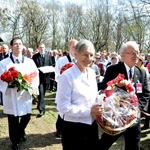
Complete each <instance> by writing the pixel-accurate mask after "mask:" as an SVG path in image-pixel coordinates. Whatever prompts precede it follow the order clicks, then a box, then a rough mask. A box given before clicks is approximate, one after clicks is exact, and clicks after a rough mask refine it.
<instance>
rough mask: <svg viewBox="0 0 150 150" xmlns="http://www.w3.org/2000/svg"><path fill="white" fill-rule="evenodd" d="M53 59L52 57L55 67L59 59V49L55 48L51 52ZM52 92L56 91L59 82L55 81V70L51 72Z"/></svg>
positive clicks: (50, 86)
mask: <svg viewBox="0 0 150 150" xmlns="http://www.w3.org/2000/svg"><path fill="white" fill-rule="evenodd" d="M51 53H52V54H51V59H52V66H53V67H55V64H56V61H57V59H59V56H58V51H57V50H53V51H52V52H51ZM49 90H50V92H56V90H57V82H56V81H55V72H51V73H50V85H49Z"/></svg>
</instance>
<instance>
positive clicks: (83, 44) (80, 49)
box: [75, 40, 95, 53]
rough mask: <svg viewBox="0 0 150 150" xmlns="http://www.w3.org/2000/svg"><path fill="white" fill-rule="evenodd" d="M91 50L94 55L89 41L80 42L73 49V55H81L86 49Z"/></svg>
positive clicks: (92, 46)
mask: <svg viewBox="0 0 150 150" xmlns="http://www.w3.org/2000/svg"><path fill="white" fill-rule="evenodd" d="M89 48H91V49H93V50H94V53H95V48H94V45H93V43H92V42H91V41H89V40H81V41H79V42H78V43H77V45H76V47H75V53H81V52H83V51H84V50H86V49H89Z"/></svg>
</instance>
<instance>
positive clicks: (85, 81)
mask: <svg viewBox="0 0 150 150" xmlns="http://www.w3.org/2000/svg"><path fill="white" fill-rule="evenodd" d="M97 92H98V91H97V83H96V79H95V72H94V70H93V69H91V68H88V78H87V77H86V76H85V74H84V73H82V72H81V71H80V70H79V69H78V67H77V66H76V64H75V65H73V66H72V67H71V68H69V69H67V70H66V71H65V72H63V73H62V75H61V76H60V78H59V82H58V89H57V94H56V102H57V109H58V111H59V112H60V116H61V117H62V118H63V119H64V120H66V121H71V122H80V123H85V124H92V122H93V121H94V120H95V116H91V107H92V106H93V105H94V104H95V100H96V96H97Z"/></svg>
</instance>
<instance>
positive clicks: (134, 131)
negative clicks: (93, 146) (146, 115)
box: [98, 120, 141, 150]
mask: <svg viewBox="0 0 150 150" xmlns="http://www.w3.org/2000/svg"><path fill="white" fill-rule="evenodd" d="M123 134H124V138H125V150H140V138H141V127H140V120H139V121H138V123H136V124H135V125H134V126H132V127H130V128H128V129H127V130H126V131H125V132H123V133H121V134H119V135H116V136H112V135H108V134H106V133H103V134H102V136H101V138H100V140H99V143H98V147H99V149H101V150H108V149H109V148H110V147H111V146H112V144H113V143H114V142H115V141H116V140H117V139H118V138H119V137H120V136H121V135H123ZM123 149H124V148H123Z"/></svg>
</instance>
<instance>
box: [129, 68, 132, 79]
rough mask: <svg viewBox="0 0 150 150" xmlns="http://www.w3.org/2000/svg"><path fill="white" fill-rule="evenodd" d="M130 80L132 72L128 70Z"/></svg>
mask: <svg viewBox="0 0 150 150" xmlns="http://www.w3.org/2000/svg"><path fill="white" fill-rule="evenodd" d="M131 78H132V70H131V69H130V70H129V79H131Z"/></svg>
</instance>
